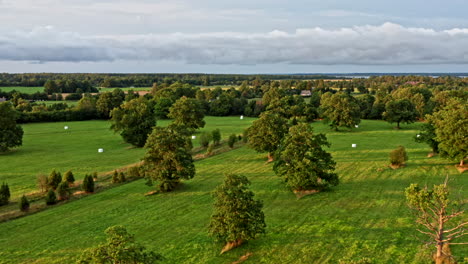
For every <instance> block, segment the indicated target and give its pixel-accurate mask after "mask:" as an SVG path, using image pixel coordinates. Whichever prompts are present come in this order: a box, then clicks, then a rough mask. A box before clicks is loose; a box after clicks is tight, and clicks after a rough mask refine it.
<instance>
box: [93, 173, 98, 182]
mask: <svg viewBox="0 0 468 264" xmlns="http://www.w3.org/2000/svg"><path fill="white" fill-rule="evenodd" d="M97 177H98V175H97V172H93V179H94V180H95V181H97Z"/></svg>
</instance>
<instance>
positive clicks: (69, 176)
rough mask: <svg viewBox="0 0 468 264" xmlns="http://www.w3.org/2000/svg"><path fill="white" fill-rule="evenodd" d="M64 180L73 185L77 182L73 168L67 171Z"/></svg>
mask: <svg viewBox="0 0 468 264" xmlns="http://www.w3.org/2000/svg"><path fill="white" fill-rule="evenodd" d="M63 177H64V181H66V182H68V184H69V185H73V183H74V182H75V177H74V176H73V172H72V171H71V170H69V171H67V172H65V174H64V175H63Z"/></svg>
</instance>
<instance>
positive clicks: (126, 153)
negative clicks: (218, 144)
mask: <svg viewBox="0 0 468 264" xmlns="http://www.w3.org/2000/svg"><path fill="white" fill-rule="evenodd" d="M252 120H253V119H252V118H245V119H244V120H240V119H239V117H224V118H223V117H206V118H205V121H206V123H207V124H206V126H205V128H203V129H201V130H200V131H212V130H213V129H215V128H219V129H220V130H221V134H222V137H223V138H227V137H228V136H229V135H230V134H232V133H236V134H240V133H242V132H243V129H244V128H246V127H248V126H249V125H250V123H251V122H252ZM168 122H169V120H162V121H158V125H163V126H164V125H166V124H167V123H168ZM110 124H111V123H110V122H109V121H85V122H57V123H39V124H25V125H22V127H23V130H24V137H23V146H22V147H19V148H17V149H14V150H13V151H11V152H9V153H5V154H0V161H1V162H0V182H3V181H6V182H8V184H9V186H10V189H11V191H12V198H13V199H17V198H18V196H21V195H22V194H24V193H29V192H32V191H35V190H36V175H37V174H39V173H43V174H46V175H48V174H49V173H50V171H51V170H52V169H54V168H55V169H57V170H58V171H61V172H62V173H63V172H65V171H67V170H69V169H71V170H72V171H73V172H74V173H76V175H77V179H81V178H83V177H84V174H86V173H91V172H93V171H97V172H106V171H110V170H113V169H115V168H118V167H122V166H124V165H128V164H131V163H135V162H138V161H140V159H141V158H142V157H143V154H144V150H143V149H139V148H133V147H132V146H131V145H129V144H126V143H124V142H123V141H122V138H121V137H120V135H119V134H115V133H114V132H113V131H111V130H110V129H109V127H110ZM64 126H68V127H69V129H68V130H65V129H64ZM198 133H199V132H198ZM198 133H197V134H198ZM197 134H196V135H197ZM194 146H199V143H198V137H197V139H195V140H194ZM99 148H104V153H98V151H97V150H98V149H99ZM75 177H76V176H75Z"/></svg>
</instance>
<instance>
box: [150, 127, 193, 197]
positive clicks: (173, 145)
mask: <svg viewBox="0 0 468 264" xmlns="http://www.w3.org/2000/svg"><path fill="white" fill-rule="evenodd" d="M145 148H146V149H147V152H146V155H145V156H144V158H143V161H144V169H145V176H146V178H147V179H148V180H149V182H153V181H156V182H158V187H159V190H160V191H162V192H169V191H172V190H173V189H174V188H175V187H176V186H177V185H178V184H179V183H180V181H181V180H182V179H187V180H188V179H191V178H193V177H194V176H195V165H194V164H193V159H192V155H191V153H190V144H187V136H186V135H184V134H182V133H180V132H179V131H178V130H177V129H174V128H173V127H155V128H154V129H153V132H152V133H151V134H150V136H149V137H148V140H147V141H146V145H145Z"/></svg>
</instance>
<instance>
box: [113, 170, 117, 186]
mask: <svg viewBox="0 0 468 264" xmlns="http://www.w3.org/2000/svg"><path fill="white" fill-rule="evenodd" d="M112 183H119V173H118V172H117V171H116V170H115V171H114V173H113V174H112Z"/></svg>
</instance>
